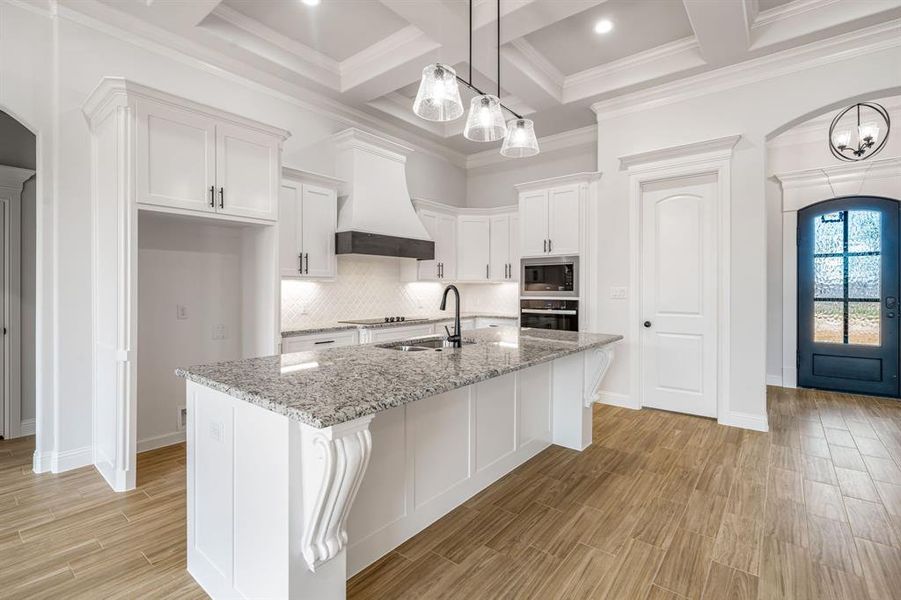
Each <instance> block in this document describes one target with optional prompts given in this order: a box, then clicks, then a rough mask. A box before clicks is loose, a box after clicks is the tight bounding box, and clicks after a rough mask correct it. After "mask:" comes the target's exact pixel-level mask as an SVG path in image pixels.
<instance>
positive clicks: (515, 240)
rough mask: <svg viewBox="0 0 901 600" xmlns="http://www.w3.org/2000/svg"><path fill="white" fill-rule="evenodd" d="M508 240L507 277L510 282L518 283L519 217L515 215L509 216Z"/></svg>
mask: <svg viewBox="0 0 901 600" xmlns="http://www.w3.org/2000/svg"><path fill="white" fill-rule="evenodd" d="M508 239H509V241H510V250H509V254H508V260H509V261H510V274H509V276H508V277H507V279H508V280H510V281H519V270H520V265H519V258H520V254H521V253H520V251H519V217H518V216H517V215H510V234H509V235H508Z"/></svg>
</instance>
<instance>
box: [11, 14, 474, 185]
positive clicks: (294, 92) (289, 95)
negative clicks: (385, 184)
mask: <svg viewBox="0 0 901 600" xmlns="http://www.w3.org/2000/svg"><path fill="white" fill-rule="evenodd" d="M5 1H13V0H5ZM16 1H18V0H16ZM76 6H78V8H79V10H75V9H73V8H70V7H69V6H68V5H58V16H59V17H61V18H65V19H67V20H69V21H72V22H74V23H78V24H79V25H82V26H85V27H88V28H90V29H93V30H94V31H98V32H101V33H103V34H106V35H109V36H111V37H114V38H116V39H119V40H121V41H123V42H125V43H128V44H131V45H133V46H136V47H138V48H141V49H143V50H147V51H149V52H153V53H154V54H157V55H160V56H165V57H166V58H169V59H171V60H175V61H178V62H180V63H182V64H185V65H188V66H190V67H191V68H194V69H198V70H200V71H203V72H205V73H209V74H212V75H215V76H216V77H219V78H222V79H227V80H230V81H233V82H236V83H238V84H240V85H241V86H243V87H244V88H247V89H251V90H254V91H257V92H260V93H263V94H266V95H268V96H270V97H273V98H276V99H279V100H282V101H284V102H287V103H289V104H292V105H294V106H296V107H298V108H299V109H301V110H306V111H309V112H313V113H317V114H320V115H322V116H324V117H327V118H330V119H332V120H334V121H335V122H336V123H337V124H338V125H339V126H350V127H358V128H361V129H366V128H371V129H375V130H377V131H378V132H379V133H381V134H382V135H386V136H389V137H391V138H393V139H397V140H401V141H404V142H406V143H410V144H412V145H413V146H414V149H415V150H417V151H420V152H422V153H424V154H428V155H430V156H434V157H436V158H440V159H442V160H445V161H447V162H448V163H450V164H452V165H454V166H457V167H460V168H465V165H466V155H465V154H464V153H462V152H458V151H456V150H454V149H452V148H449V147H447V146H445V145H444V144H441V143H438V142H435V141H433V140H431V139H429V138H428V137H427V136H425V135H423V134H419V133H417V132H415V131H411V130H409V129H406V128H403V127H398V126H397V125H395V124H393V123H390V122H389V121H386V120H385V119H382V118H380V117H378V116H375V115H373V114H370V113H368V112H365V111H362V110H360V109H357V108H354V107H352V106H349V105H347V104H344V103H343V102H340V101H338V100H335V99H333V98H329V97H328V96H325V95H323V94H321V93H319V92H316V91H314V90H312V89H310V88H309V87H306V86H301V85H298V84H296V83H293V82H290V81H288V80H286V79H283V78H281V77H277V76H274V75H272V74H271V73H266V72H264V71H261V70H260V69H257V68H254V67H252V66H251V65H248V64H247V63H246V62H244V61H240V60H237V59H235V58H233V57H231V56H228V55H227V54H224V53H223V52H221V51H218V50H213V49H210V48H209V47H208V46H204V45H202V44H200V43H198V42H196V41H193V40H190V39H187V38H185V37H183V36H181V35H177V34H174V33H171V32H169V31H166V30H164V29H162V28H160V27H158V26H156V25H153V24H150V23H147V22H146V21H141V20H140V19H136V18H135V17H133V16H131V15H129V14H127V13H123V12H121V11H118V10H115V9H113V8H110V7H108V6H105V5H103V4H100V3H99V2H96V0H79V2H78V4H77V5H76ZM39 14H44V15H45V16H47V17H48V18H54V17H55V16H57V15H56V14H54V13H39Z"/></svg>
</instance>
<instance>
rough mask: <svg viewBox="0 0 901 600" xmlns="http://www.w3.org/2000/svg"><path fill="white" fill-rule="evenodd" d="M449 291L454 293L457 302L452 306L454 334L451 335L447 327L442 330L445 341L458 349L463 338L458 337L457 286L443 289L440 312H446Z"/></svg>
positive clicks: (458, 303)
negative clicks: (444, 332)
mask: <svg viewBox="0 0 901 600" xmlns="http://www.w3.org/2000/svg"><path fill="white" fill-rule="evenodd" d="M451 290H453V291H454V296H456V300H457V302H456V305H455V306H454V334H453V335H451V332H450V330H449V329H448V328H447V325H445V326H444V330H445V331H446V332H447V341H449V342H451V343H452V344H453V345H454V348H460V347H462V346H463V338H462V336H461V335H460V290H458V289H457V286H455V285H449V286H447V287H446V288H444V295H443V296H441V310H447V293H448V292H449V291H451Z"/></svg>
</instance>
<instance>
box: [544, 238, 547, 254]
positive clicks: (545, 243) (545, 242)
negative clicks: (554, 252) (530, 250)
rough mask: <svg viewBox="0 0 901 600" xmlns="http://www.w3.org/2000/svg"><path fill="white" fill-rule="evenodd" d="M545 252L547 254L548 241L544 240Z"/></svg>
mask: <svg viewBox="0 0 901 600" xmlns="http://www.w3.org/2000/svg"><path fill="white" fill-rule="evenodd" d="M544 251H545V252H547V240H544Z"/></svg>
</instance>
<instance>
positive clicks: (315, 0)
mask: <svg viewBox="0 0 901 600" xmlns="http://www.w3.org/2000/svg"><path fill="white" fill-rule="evenodd" d="M300 1H301V2H303V3H304V4H306V5H307V6H319V3H320V2H321V1H322V0H300Z"/></svg>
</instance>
